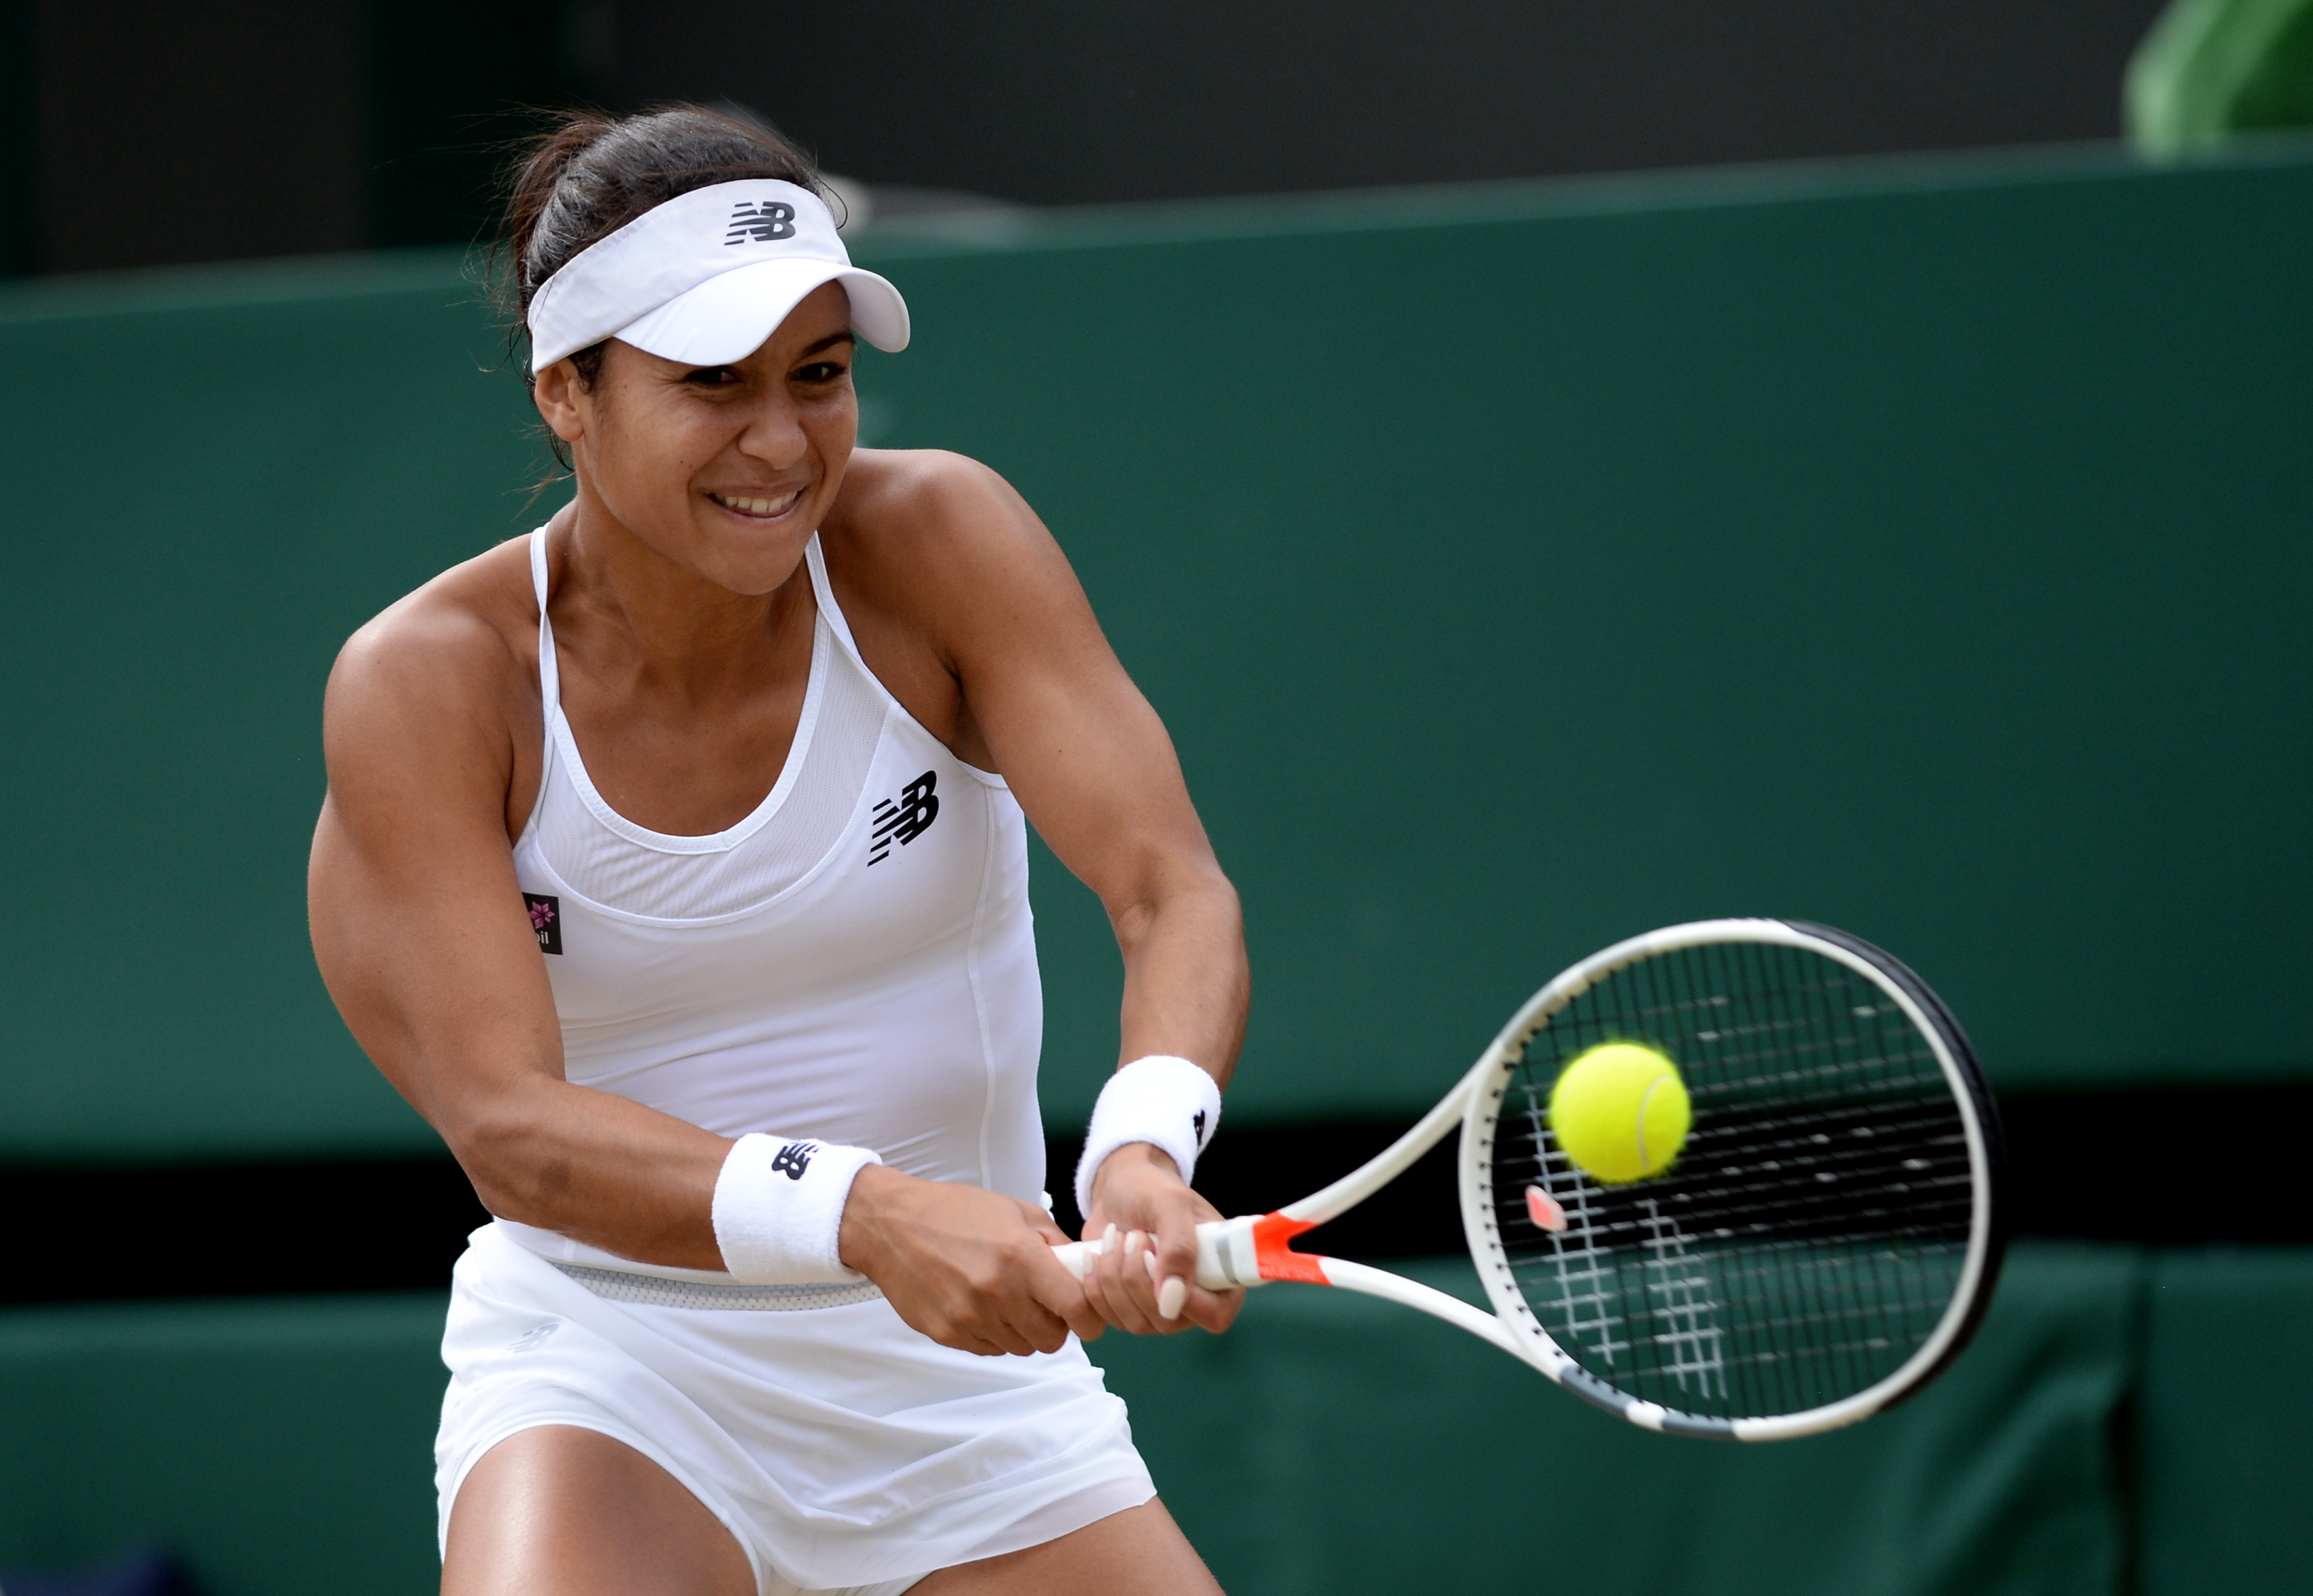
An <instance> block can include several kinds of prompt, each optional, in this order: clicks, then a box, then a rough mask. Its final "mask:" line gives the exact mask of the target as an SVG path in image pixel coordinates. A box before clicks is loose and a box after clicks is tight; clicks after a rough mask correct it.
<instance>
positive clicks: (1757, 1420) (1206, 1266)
mask: <svg viewBox="0 0 2313 1596" xmlns="http://www.w3.org/2000/svg"><path fill="white" fill-rule="evenodd" d="M1712 943H1752V944H1758V943H1767V944H1771V945H1777V946H1783V947H1790V948H1796V949H1800V950H1802V951H1807V952H1812V953H1816V954H1817V955H1820V956H1822V957H1824V958H1827V959H1830V960H1833V961H1834V962H1835V963H1838V964H1842V965H1844V966H1846V967H1847V968H1848V969H1851V970H1853V971H1854V972H1855V973H1856V974H1858V975H1860V976H1861V977H1863V978H1865V979H1866V980H1869V982H1871V984H1872V985H1873V986H1874V987H1877V988H1878V990H1879V991H1881V992H1882V993H1884V994H1886V995H1887V996H1889V997H1891V998H1893V999H1894V1000H1895V1004H1897V1006H1898V1007H1899V1008H1901V1009H1902V1010H1903V1012H1904V1017H1905V1018H1906V1019H1908V1020H1910V1021H1911V1022H1912V1024H1913V1027H1914V1028H1915V1029H1917V1030H1918V1031H1919V1033H1920V1034H1921V1035H1922V1037H1924V1038H1926V1039H1927V1040H1928V1044H1929V1047H1930V1050H1931V1051H1932V1052H1933V1054H1934V1056H1935V1059H1936V1063H1937V1065H1938V1067H1939V1069H1940V1070H1941V1071H1942V1073H1943V1076H1944V1081H1945V1084H1946V1085H1947V1086H1948V1088H1949V1089H1950V1092H1951V1095H1952V1099H1953V1101H1954V1102H1955V1103H1957V1106H1958V1109H1959V1116H1960V1122H1961V1126H1962V1128H1963V1133H1964V1135H1965V1136H1966V1145H1967V1156H1968V1167H1969V1171H1970V1175H1971V1177H1972V1178H1971V1179H1970V1180H1969V1188H1970V1191H1969V1201H1970V1210H1969V1223H1968V1244H1967V1251H1966V1255H1965V1257H1964V1258H1963V1260H1962V1263H1961V1267H1960V1278H1959V1283H1958V1285H1957V1287H1956V1288H1955V1289H1954V1291H1953V1293H1952V1299H1951V1301H1950V1302H1948V1303H1947V1304H1946V1305H1945V1309H1944V1312H1943V1315H1942V1317H1941V1318H1940V1319H1939V1320H1938V1321H1937V1324H1936V1328H1935V1329H1934V1330H1932V1331H1931V1332H1930V1334H1929V1336H1928V1337H1927V1339H1926V1340H1924V1341H1923V1342H1922V1343H1921V1345H1920V1346H1919V1347H1918V1349H1917V1350H1916V1351H1914V1352H1913V1355H1911V1356H1910V1357H1909V1358H1906V1359H1905V1360H1904V1363H1903V1364H1901V1365H1900V1366H1899V1367H1897V1368H1896V1369H1895V1371H1894V1372H1891V1373H1889V1374H1887V1375H1886V1376H1885V1377H1884V1378H1882V1379H1881V1380H1879V1381H1877V1382H1875V1383H1874V1384H1872V1385H1870V1386H1869V1387H1867V1388H1866V1389H1865V1390H1860V1391H1858V1392H1856V1393H1855V1394H1853V1395H1852V1396H1849V1397H1843V1398H1842V1399H1839V1400H1838V1401H1836V1402H1830V1403H1825V1405H1823V1406H1822V1407H1814V1408H1808V1409H1806V1410H1803V1411H1801V1412H1798V1413H1791V1414H1779V1415H1766V1416H1753V1417H1745V1418H1733V1419H1729V1418H1720V1417H1717V1416H1711V1415H1703V1414H1691V1413H1683V1412H1680V1411H1678V1410H1677V1409H1675V1408H1669V1407H1664V1406H1662V1405H1661V1404H1660V1403H1657V1402H1651V1401H1648V1400H1646V1399H1643V1398H1640V1397H1635V1396H1632V1395H1631V1394H1630V1393H1629V1392H1627V1391H1624V1390H1621V1389H1619V1388H1618V1387H1616V1386H1614V1385H1613V1384H1611V1383H1610V1382H1608V1381H1605V1380H1601V1379H1600V1378H1598V1376H1596V1374H1593V1373H1592V1372H1589V1371H1588V1370H1587V1369H1585V1368H1584V1367H1583V1366H1582V1364H1580V1363H1579V1361H1578V1360H1577V1359H1576V1358H1575V1357H1574V1356H1573V1355H1570V1354H1569V1353H1568V1352H1567V1351H1566V1350H1565V1349H1564V1348H1563V1347H1561V1346H1560V1345H1559V1344H1558V1342H1557V1341H1556V1339H1555V1338H1553V1337H1552V1335H1551V1334H1550V1332H1549V1331H1548V1330H1547V1329H1544V1328H1543V1324H1542V1321H1541V1320H1539V1319H1537V1318H1536V1317H1535V1313H1534V1311H1533V1310H1532V1309H1531V1308H1529V1307H1528V1306H1527V1305H1526V1299H1525V1297H1524V1295H1523V1294H1522V1293H1520V1292H1519V1290H1518V1286H1517V1276H1516V1275H1515V1273H1514V1272H1513V1271H1512V1268H1511V1266H1510V1262H1509V1256H1508V1250H1507V1249H1506V1248H1505V1247H1504V1245H1503V1243H1502V1239H1501V1233H1500V1228H1499V1222H1498V1220H1497V1219H1496V1216H1495V1207H1494V1190H1493V1149H1494V1140H1495V1132H1496V1128H1497V1127H1498V1125H1499V1116H1500V1105H1501V1101H1502V1098H1503V1095H1504V1093H1505V1092H1507V1091H1508V1082H1509V1076H1510V1072H1511V1071H1512V1070H1513V1069H1515V1068H1516V1067H1517V1065H1518V1063H1519V1062H1520V1061H1521V1060H1522V1059H1523V1057H1524V1056H1525V1053H1526V1046H1527V1044H1528V1043H1530V1042H1531V1041H1532V1040H1533V1039H1534V1038H1535V1036H1536V1035H1538V1034H1539V1033H1540V1032H1541V1031H1542V1030H1543V1028H1544V1027H1545V1026H1546V1025H1547V1024H1548V1023H1549V1022H1550V1021H1551V1019H1552V1017H1553V1016H1555V1015H1556V1014H1557V1013H1559V1012H1560V1011H1561V1010H1562V1009H1564V1008H1565V1007H1566V1006H1567V1004H1570V1003H1572V1002H1573V1001H1574V1000H1575V999H1576V998H1578V997H1579V996H1581V995H1583V994H1584V993H1585V992H1587V991H1588V990H1589V989H1590V988H1591V987H1595V986H1596V985H1597V984H1598V983H1599V982H1600V981H1603V980H1605V979H1606V978H1609V977H1611V976H1613V975H1614V974H1615V973H1616V972H1617V971H1619V970H1622V969H1627V968H1628V967H1629V966H1631V965H1632V964H1635V963H1637V962H1639V961H1640V960H1642V959H1648V958H1652V957H1654V956H1656V955H1658V954H1663V953H1671V952H1676V951H1680V950H1682V949H1685V948H1691V947H1702V946H1706V945H1709V944H1712ZM1456 1129H1458V1130H1459V1131H1460V1132H1461V1144H1460V1157H1459V1159H1458V1161H1457V1163H1458V1170H1457V1179H1456V1185H1457V1188H1458V1191H1459V1195H1460V1198H1461V1205H1462V1227H1463V1234H1464V1239H1465V1240H1466V1241H1468V1243H1469V1248H1470V1256H1471V1258H1472V1259H1473V1261H1474V1262H1475V1264H1476V1265H1477V1268H1478V1276H1479V1280H1480V1282H1481V1284H1482V1285H1483V1286H1484V1287H1485V1291H1486V1295H1487V1300H1488V1301H1489V1302H1491V1303H1492V1305H1493V1307H1492V1311H1491V1312H1490V1311H1487V1310H1485V1309H1482V1308H1479V1307H1476V1306H1473V1304H1471V1303H1469V1302H1464V1301H1463V1300H1462V1299H1461V1298H1459V1297H1456V1296H1453V1295H1451V1294H1449V1293H1446V1292H1442V1291H1438V1290H1436V1289H1435V1288H1433V1287H1430V1286H1427V1285H1422V1284H1420V1282H1419V1281H1414V1280H1408V1279H1406V1278H1404V1277H1403V1276H1399V1275H1393V1274H1391V1273H1390V1272H1389V1271H1388V1270H1386V1269H1377V1268H1375V1267H1372V1266H1370V1265H1368V1264H1359V1263H1352V1262H1350V1260H1348V1259H1346V1258H1327V1257H1324V1255H1322V1254H1319V1253H1312V1252H1300V1251H1297V1250H1294V1248H1293V1246H1292V1241H1293V1238H1294V1237H1296V1236H1297V1235H1300V1234H1301V1233H1302V1232H1305V1231H1309V1230H1314V1229H1315V1228H1316V1227H1317V1226H1318V1225H1320V1224H1323V1223H1325V1222H1326V1221H1327V1220H1331V1219H1338V1218H1340V1217H1341V1215H1344V1214H1346V1213H1348V1212H1349V1211H1350V1209H1351V1208H1354V1207H1356V1206H1358V1205H1359V1203H1361V1202H1363V1201H1365V1200H1366V1198H1368V1197H1371V1196H1373V1194H1374V1193H1376V1191H1379V1190H1380V1189H1381V1188H1383V1187H1385V1186H1386V1185H1388V1184H1389V1183H1390V1182H1391V1181H1392V1180H1394V1179H1397V1177H1398V1176H1400V1175H1402V1174H1403V1173H1404V1172H1405V1171H1407V1170H1408V1169H1411V1168H1412V1166H1413V1164H1414V1163H1415V1162H1416V1161H1418V1160H1419V1159H1420V1157H1421V1155H1422V1154H1423V1153H1427V1152H1429V1150H1430V1149H1431V1148H1432V1147H1434V1146H1436V1145H1437V1144H1438V1143H1439V1142H1441V1141H1443V1140H1445V1139H1446V1137H1447V1136H1448V1135H1449V1134H1451V1133H1453V1132H1454V1131H1456ZM1998 1152H1999V1140H1998V1131H1997V1126H1996V1121H1995V1120H1994V1119H1993V1118H1992V1107H1991V1101H1990V1095H1989V1093H1988V1092H1986V1090H1985V1088H1984V1086H1983V1080H1982V1077H1981V1075H1980V1074H1978V1072H1977V1070H1976V1067H1975V1063H1974V1054H1973V1052H1972V1051H1971V1050H1970V1048H1969V1047H1968V1043H1967V1039H1966V1035H1965V1034H1964V1033H1963V1032H1962V1031H1961V1030H1960V1029H1959V1026H1958V1022H1957V1021H1955V1020H1954V1019H1953V1018H1952V1017H1951V1015H1950V1013H1949V1012H1948V1010H1946V1009H1945V1008H1944V1006H1943V1004H1942V1003H1941V1002H1940V1000H1939V999H1938V998H1937V997H1936V995H1935V994H1934V993H1933V992H1932V991H1930V989H1929V988H1928V987H1927V986H1926V984H1925V983H1923V982H1922V981H1921V980H1920V978H1918V977H1917V976H1915V975H1913V973H1912V972H1911V970H1909V969H1906V968H1905V967H1904V965H1903V964H1902V963H1900V962H1899V961H1897V960H1895V958H1893V957H1892V956H1890V955H1889V954H1887V953H1885V952H1883V951H1880V950H1879V949H1878V948H1875V947H1873V946H1872V945H1871V944H1870V943H1865V942H1863V941H1861V939H1860V938H1857V937H1853V936H1851V935H1849V934H1846V933H1845V932H1841V931H1836V930H1834V929H1832V928H1831V927H1829V926H1823V925H1812V924H1810V923H1808V922H1806V921H1791V920H1772V919H1720V920H1696V921H1690V922H1688V923H1686V924H1684V925H1668V926H1664V927H1662V928H1661V929H1659V930H1656V931H1649V932H1646V933H1644V934H1640V935H1638V936H1633V937H1629V938H1626V939H1625V940H1623V941H1622V942H1619V943H1614V945H1613V946H1612V947H1609V948H1605V949H1602V950H1600V951H1598V952H1596V953H1593V954H1592V955H1590V956H1589V957H1588V958H1587V959H1585V960H1581V961H1580V962H1579V963H1578V964H1575V965H1573V966H1571V967H1570V968H1569V969H1566V970H1565V971H1563V972H1562V973H1561V974H1560V975H1559V976H1558V977H1557V978H1555V979H1553V980H1552V981H1551V982H1550V983H1549V985H1547V986H1545V987H1543V988H1542V989H1541V990H1540V991H1538V992H1536V993H1535V995H1533V996H1532V997H1530V998H1528V999H1527V1000H1526V1003H1525V1004H1523V1005H1522V1006H1521V1007H1520V1008H1519V1009H1518V1011H1517V1013H1515V1014H1513V1015H1512V1016H1511V1017H1510V1021H1509V1022H1508V1024H1507V1025H1505V1026H1503V1027H1502V1029H1501V1031H1500V1033H1499V1035H1497V1036H1496V1037H1495V1038H1494V1039H1493V1042H1492V1043H1491V1045H1490V1046H1489V1047H1488V1048H1486V1050H1485V1051H1484V1052H1483V1053H1482V1054H1481V1055H1479V1057H1478V1060H1477V1062H1476V1063H1475V1064H1473V1065H1471V1066H1470V1068H1469V1070H1468V1072H1467V1073H1465V1074H1464V1075H1463V1077H1462V1078H1461V1080H1460V1081H1458V1082H1456V1083H1455V1085H1454V1087H1453V1089H1452V1090H1451V1091H1449V1092H1447V1093H1446V1095H1445V1096H1444V1097H1442V1098H1440V1099H1439V1100H1438V1103H1437V1106H1436V1107H1434V1108H1432V1109H1430V1110H1429V1112H1428V1113H1427V1114H1425V1115H1423V1116H1422V1117H1421V1118H1420V1120H1419V1121H1418V1122H1417V1123H1416V1124H1415V1125H1414V1126H1413V1127H1412V1128H1411V1129H1410V1130H1408V1131H1407V1132H1406V1133H1405V1134H1404V1135H1403V1136H1400V1137H1398V1139H1397V1140H1396V1141H1394V1142H1393V1143H1391V1144H1390V1145H1389V1146H1387V1147H1386V1148H1385V1149H1383V1150H1382V1151H1381V1152H1380V1153H1376V1155H1375V1156H1374V1157H1372V1158H1371V1159H1368V1161H1367V1162H1365V1163H1363V1164H1361V1165H1359V1167H1358V1168H1356V1169H1354V1170H1352V1171H1350V1172H1349V1173H1348V1174H1346V1175H1343V1176H1342V1177H1341V1179H1338V1180H1336V1181H1334V1182H1333V1183H1332V1185H1330V1186H1327V1187H1324V1188H1321V1189H1320V1190H1317V1191H1315V1192H1312V1193H1311V1194H1310V1195H1309V1196H1307V1197H1303V1198H1302V1199H1300V1201H1298V1202H1295V1203H1288V1204H1287V1205H1286V1206H1284V1207H1282V1208H1279V1209H1277V1210H1276V1211H1275V1212H1273V1213H1270V1214H1264V1215H1242V1216H1239V1217H1237V1218H1234V1219H1226V1220H1220V1221H1218V1222H1214V1223H1206V1224H1201V1225H1199V1226H1198V1227H1197V1281H1198V1284H1199V1285H1203V1286H1205V1287H1207V1288H1208V1289H1210V1290H1216V1291H1219V1290H1227V1289H1229V1288H1231V1287H1237V1286H1244V1287H1251V1286H1256V1285H1267V1284H1269V1283H1270V1282H1271V1281H1277V1280H1295V1281H1301V1282H1304V1283H1306V1284H1309V1285H1331V1286H1335V1287H1337V1288H1339V1289H1341V1290H1343V1291H1353V1292H1358V1293H1361V1294H1363V1295H1366V1296H1372V1297H1380V1298H1383V1299H1384V1300H1385V1301H1388V1302H1397V1303H1400V1304H1402V1305H1403V1306H1405V1307H1408V1308H1412V1309H1416V1310H1418V1311H1420V1312H1423V1313H1427V1314H1429V1315H1431V1316H1432V1317H1433V1318H1437V1319H1441V1320H1446V1321H1447V1323H1449V1324H1452V1325H1455V1326H1457V1327H1459V1328H1460V1329H1464V1330H1467V1331H1468V1332H1470V1333H1471V1334H1472V1335H1473V1336H1476V1337H1480V1338H1481V1339H1482V1340H1485V1341H1490V1342H1491V1343H1492V1344H1493V1345H1494V1346H1499V1347H1500V1348H1501V1349H1502V1350H1503V1351H1505V1352H1507V1353H1508V1354H1510V1355H1512V1356H1513V1357H1516V1358H1517V1359H1519V1360H1520V1361H1521V1362H1524V1363H1526V1364H1530V1365H1532V1366H1533V1367H1534V1368H1535V1369H1536V1370H1539V1371H1540V1372H1542V1373H1543V1374H1545V1375H1547V1376H1548V1377H1549V1378H1550V1379H1552V1380H1553V1381H1557V1382H1558V1383H1559V1384H1560V1385H1561V1386H1563V1387H1565V1388H1566V1389H1567V1390H1570V1391H1571V1392H1573V1393H1574V1394H1575V1395H1576V1396H1579V1397H1580V1398H1582V1399H1584V1400H1586V1401H1587V1402H1589V1403H1591V1404H1592V1405H1593V1406H1595V1407H1600V1408H1603V1409H1605V1411H1607V1412H1609V1413H1613V1414H1616V1415H1619V1416H1621V1417H1623V1418H1624V1419H1626V1420H1628V1421H1629V1422H1630V1423H1631V1424H1634V1425H1639V1426H1640V1428H1642V1429H1649V1430H1658V1431H1662V1432H1665V1433H1667V1434H1684V1435H1696V1436H1705V1437H1711V1438H1716V1439H1723V1440H1735V1441H1780V1440H1785V1439H1789V1438H1790V1437H1793V1436H1799V1435H1811V1434H1818V1433H1820V1432H1822V1431H1825V1430H1833V1429H1837V1428H1839V1427H1841V1426H1842V1425H1851V1424H1853V1423H1855V1422H1856V1421H1857V1420H1859V1419H1862V1418H1867V1417H1869V1416H1870V1415H1872V1414H1874V1413H1878V1412H1879V1411H1880V1410H1881V1409H1883V1408H1886V1407H1890V1406H1892V1405H1893V1404H1895V1403H1896V1402H1898V1401H1901V1400H1902V1399H1904V1397H1905V1396H1908V1395H1909V1394H1910V1393H1911V1392H1913V1390H1918V1389H1919V1387H1921V1386H1922V1385H1923V1384H1925V1383H1926V1382H1927V1381H1929V1380H1930V1379H1931V1378H1932V1377H1933V1376H1934V1375H1935V1374H1936V1373H1937V1372H1939V1371H1940V1369H1941V1368H1942V1367H1943V1365H1944V1364H1947V1363H1948V1362H1949V1361H1950V1360H1951V1359H1952V1358H1953V1357H1955V1356H1957V1354H1958V1352H1959V1349H1960V1348H1961V1347H1962V1346H1965V1345H1966V1337H1967V1336H1968V1334H1969V1333H1970V1332H1971V1331H1972V1330H1973V1329H1974V1325H1975V1323H1976V1321H1977V1320H1979V1319H1980V1318H1981V1317H1982V1315H1983V1309H1984V1307H1985V1306H1986V1305H1987V1303H1988V1302H1989V1301H1990V1297H1991V1288H1992V1284H1993V1283H1994V1281H1995V1280H1996V1278H1997V1276H1998V1271H1999V1263H2000V1232H1999V1230H1998V1228H1997V1226H1998V1214H1997V1209H1996V1206H1995V1204H1994V1201H1993V1194H1994V1189H1995V1184H1996V1180H1997V1175H1998V1169H1999V1159H1998ZM1104 1250H1106V1249H1105V1247H1104V1245H1103V1244H1102V1243H1100V1242H1098V1241H1093V1242H1071V1243H1069V1245H1067V1246H1065V1247H1061V1248H1059V1249H1056V1251H1058V1252H1059V1253H1060V1256H1061V1258H1062V1261H1063V1262H1065V1263H1067V1264H1068V1266H1069V1267H1070V1268H1071V1269H1072V1270H1074V1271H1075V1272H1077V1273H1078V1274H1082V1273H1083V1271H1084V1269H1085V1268H1086V1267H1088V1266H1089V1263H1090V1260H1091V1258H1093V1257H1095V1256H1097V1255H1098V1254H1099V1253H1101V1252H1103V1251H1104Z"/></svg>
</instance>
